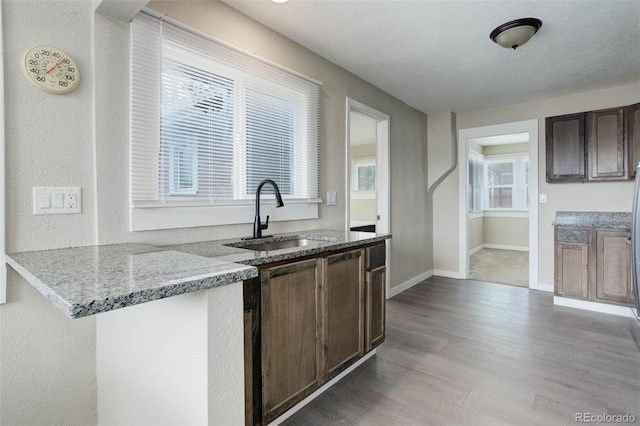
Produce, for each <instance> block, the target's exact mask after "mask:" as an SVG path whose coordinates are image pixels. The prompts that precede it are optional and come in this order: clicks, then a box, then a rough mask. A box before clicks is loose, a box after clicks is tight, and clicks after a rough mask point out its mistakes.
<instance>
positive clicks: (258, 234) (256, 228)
mask: <svg viewBox="0 0 640 426" xmlns="http://www.w3.org/2000/svg"><path fill="white" fill-rule="evenodd" d="M267 183H268V184H270V185H271V186H273V190H274V191H275V193H276V207H282V206H284V203H283V202H282V196H281V195H280V190H279V189H278V185H276V183H275V182H274V181H272V180H271V179H265V180H263V181H262V182H260V185H258V189H256V217H255V219H254V220H253V238H262V230H263V229H267V228H268V227H269V215H267V221H266V222H265V223H264V224H263V223H262V222H261V221H260V191H261V190H262V187H263V186H264V185H265V184H267Z"/></svg>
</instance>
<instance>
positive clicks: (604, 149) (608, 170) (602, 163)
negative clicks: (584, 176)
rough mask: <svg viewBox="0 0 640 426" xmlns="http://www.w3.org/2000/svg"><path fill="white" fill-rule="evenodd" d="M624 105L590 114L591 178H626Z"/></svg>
mask: <svg viewBox="0 0 640 426" xmlns="http://www.w3.org/2000/svg"><path fill="white" fill-rule="evenodd" d="M624 128H625V125H624V108H615V109H607V110H601V111H593V112H590V113H587V135H588V138H589V139H588V140H589V142H588V146H589V180H626V179H627V178H628V167H627V144H626V143H625V137H624Z"/></svg>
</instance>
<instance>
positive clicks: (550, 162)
mask: <svg viewBox="0 0 640 426" xmlns="http://www.w3.org/2000/svg"><path fill="white" fill-rule="evenodd" d="M545 124H546V154H547V182H561V181H584V180H586V178H587V174H586V164H587V161H586V159H587V157H586V149H585V147H586V141H585V136H584V135H585V127H584V126H585V115H584V114H583V113H581V114H570V115H562V116H558V117H548V118H547V119H546V120H545Z"/></svg>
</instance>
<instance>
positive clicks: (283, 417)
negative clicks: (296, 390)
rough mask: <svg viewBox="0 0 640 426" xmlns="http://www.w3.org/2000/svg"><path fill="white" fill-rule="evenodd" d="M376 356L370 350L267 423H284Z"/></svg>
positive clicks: (374, 351) (274, 424) (373, 351)
mask: <svg viewBox="0 0 640 426" xmlns="http://www.w3.org/2000/svg"><path fill="white" fill-rule="evenodd" d="M375 354H376V350H375V349H374V350H372V351H371V352H369V353H368V354H366V355H365V356H363V357H362V358H360V359H359V360H358V361H356V362H355V363H354V364H353V365H352V366H351V367H349V368H347V369H346V370H344V371H343V372H342V373H340V374H338V375H337V376H336V377H334V378H333V379H331V380H329V381H328V382H327V383H325V384H324V385H322V386H321V387H320V388H319V389H318V390H316V391H315V392H314V393H312V394H311V395H309V396H308V397H306V398H305V399H303V400H302V401H300V402H298V403H297V404H296V405H294V406H293V407H291V408H290V409H289V410H288V411H286V412H284V413H283V414H282V415H281V416H280V417H278V418H277V419H275V420H274V421H273V422H271V423H269V425H272V426H277V425H279V424H281V423H282V422H284V421H285V420H287V419H288V418H289V417H291V416H293V415H294V414H295V413H297V412H298V411H300V410H301V409H302V407H304V406H305V405H307V404H308V403H310V402H311V401H313V400H314V399H316V398H317V397H319V396H320V394H321V393H322V392H324V391H326V390H327V389H329V388H330V387H331V386H333V385H335V384H336V383H338V381H339V380H340V379H342V378H343V377H344V376H346V375H347V374H349V373H351V372H352V371H353V370H355V369H356V368H358V367H359V366H360V365H362V364H363V363H364V362H365V361H366V360H368V359H369V358H371V357H372V356H374V355H375Z"/></svg>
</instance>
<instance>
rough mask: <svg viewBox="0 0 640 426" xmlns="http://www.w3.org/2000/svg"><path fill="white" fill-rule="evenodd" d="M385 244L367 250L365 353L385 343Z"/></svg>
mask: <svg viewBox="0 0 640 426" xmlns="http://www.w3.org/2000/svg"><path fill="white" fill-rule="evenodd" d="M385 256H386V250H385V244H384V243H383V244H379V245H377V246H373V247H368V248H367V249H366V259H367V261H366V264H367V268H366V269H367V272H366V277H365V351H370V350H371V349H373V348H375V347H376V346H378V345H379V344H380V343H382V342H384V336H385V300H386V290H385V289H386V271H387V270H386V267H385Z"/></svg>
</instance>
